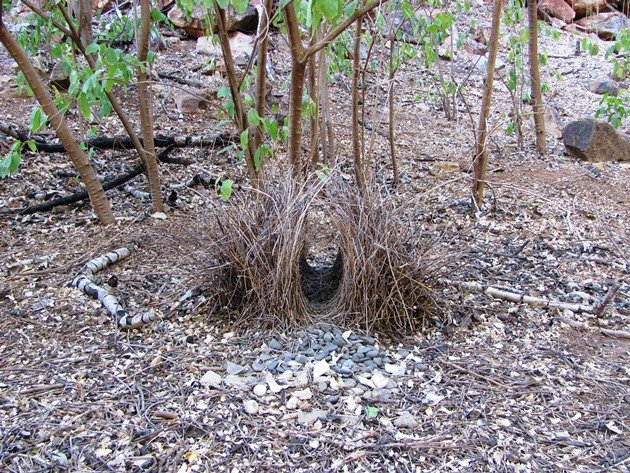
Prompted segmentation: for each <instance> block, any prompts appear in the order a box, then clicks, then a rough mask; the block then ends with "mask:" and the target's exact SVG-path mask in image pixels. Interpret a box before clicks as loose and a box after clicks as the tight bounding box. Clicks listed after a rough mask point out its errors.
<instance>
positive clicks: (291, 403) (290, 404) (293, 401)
mask: <svg viewBox="0 0 630 473" xmlns="http://www.w3.org/2000/svg"><path fill="white" fill-rule="evenodd" d="M285 406H286V408H287V409H295V408H297V406H298V398H297V397H295V396H291V397H290V398H289V400H288V401H287V403H286V404H285Z"/></svg>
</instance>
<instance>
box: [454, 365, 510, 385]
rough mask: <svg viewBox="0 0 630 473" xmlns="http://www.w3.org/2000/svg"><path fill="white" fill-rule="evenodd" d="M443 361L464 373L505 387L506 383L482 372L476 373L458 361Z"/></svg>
mask: <svg viewBox="0 0 630 473" xmlns="http://www.w3.org/2000/svg"><path fill="white" fill-rule="evenodd" d="M442 363H444V364H445V365H448V366H451V367H453V368H455V369H456V370H458V371H462V372H464V373H468V374H469V375H471V376H474V377H475V378H479V379H482V380H484V381H486V382H488V383H490V384H492V385H494V386H500V387H505V385H504V384H502V383H500V382H499V381H497V380H496V379H492V378H489V377H487V376H484V375H482V374H479V373H475V372H474V371H471V370H469V369H468V368H465V367H463V366H460V365H458V364H457V363H453V362H452V361H446V360H443V361H442Z"/></svg>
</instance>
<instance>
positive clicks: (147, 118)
mask: <svg viewBox="0 0 630 473" xmlns="http://www.w3.org/2000/svg"><path fill="white" fill-rule="evenodd" d="M150 29H151V1H150V0H140V34H139V36H138V38H136V39H137V46H136V48H137V50H138V62H139V63H140V65H139V66H138V71H137V75H138V105H139V106H140V127H141V128H142V139H143V144H144V147H143V153H142V158H143V160H142V161H143V163H144V167H145V170H146V173H147V178H148V180H149V192H150V193H151V202H152V203H153V211H154V212H164V202H163V201H162V189H161V188H160V173H159V171H158V165H157V157H156V154H155V144H154V141H153V110H152V105H153V103H152V100H151V90H150V88H149V81H148V77H149V74H148V70H149V62H148V61H147V56H148V52H149V32H150Z"/></svg>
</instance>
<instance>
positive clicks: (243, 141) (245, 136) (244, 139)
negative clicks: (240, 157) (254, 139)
mask: <svg viewBox="0 0 630 473" xmlns="http://www.w3.org/2000/svg"><path fill="white" fill-rule="evenodd" d="M248 144H249V130H245V131H243V133H241V148H243V149H244V150H245V149H247V145H248Z"/></svg>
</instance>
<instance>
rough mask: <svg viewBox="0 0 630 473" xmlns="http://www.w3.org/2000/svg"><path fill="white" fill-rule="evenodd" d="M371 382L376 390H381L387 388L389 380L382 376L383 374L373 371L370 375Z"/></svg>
mask: <svg viewBox="0 0 630 473" xmlns="http://www.w3.org/2000/svg"><path fill="white" fill-rule="evenodd" d="M371 381H372V384H373V385H374V387H375V388H376V389H382V388H384V387H385V386H387V383H389V378H387V376H385V375H383V373H381V372H380V371H375V372H374V374H373V375H372V380H371Z"/></svg>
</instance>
